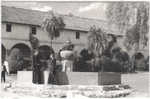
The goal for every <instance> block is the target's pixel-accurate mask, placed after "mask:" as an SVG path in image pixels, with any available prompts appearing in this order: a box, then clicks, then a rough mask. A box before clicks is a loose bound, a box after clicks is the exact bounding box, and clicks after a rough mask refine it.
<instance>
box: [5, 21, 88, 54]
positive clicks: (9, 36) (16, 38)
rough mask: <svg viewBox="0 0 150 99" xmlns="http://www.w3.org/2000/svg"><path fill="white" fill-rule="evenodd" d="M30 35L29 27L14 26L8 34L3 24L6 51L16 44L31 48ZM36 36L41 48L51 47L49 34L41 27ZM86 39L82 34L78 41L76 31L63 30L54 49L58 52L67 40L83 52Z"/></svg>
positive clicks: (54, 43)
mask: <svg viewBox="0 0 150 99" xmlns="http://www.w3.org/2000/svg"><path fill="white" fill-rule="evenodd" d="M29 33H30V26H29V25H22V24H12V31H11V32H6V23H2V44H3V45H4V46H5V48H6V49H11V48H12V47H13V46H14V45H15V44H18V43H24V44H26V45H28V46H29V47H31V46H30V43H29V41H28V40H29ZM35 36H36V37H37V38H38V39H39V41H40V46H41V45H48V46H51V44H50V38H49V36H48V33H47V32H44V31H43V30H42V29H41V28H40V27H37V34H36V35H35ZM86 37H87V35H86V33H85V32H80V39H76V31H73V30H63V31H61V32H60V37H58V38H55V39H54V40H53V45H52V47H53V49H54V50H55V51H56V52H57V51H59V49H60V48H61V47H62V46H63V44H64V43H65V42H66V41H67V40H71V41H72V43H73V44H75V50H81V47H82V48H83V47H84V45H85V43H86V42H87V41H86Z"/></svg>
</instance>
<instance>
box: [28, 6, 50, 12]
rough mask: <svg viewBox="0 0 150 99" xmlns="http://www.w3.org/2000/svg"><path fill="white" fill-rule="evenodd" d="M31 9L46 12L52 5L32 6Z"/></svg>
mask: <svg viewBox="0 0 150 99" xmlns="http://www.w3.org/2000/svg"><path fill="white" fill-rule="evenodd" d="M31 9H32V10H39V11H43V12H47V11H51V10H52V7H50V6H42V7H41V6H37V7H32V8H31Z"/></svg>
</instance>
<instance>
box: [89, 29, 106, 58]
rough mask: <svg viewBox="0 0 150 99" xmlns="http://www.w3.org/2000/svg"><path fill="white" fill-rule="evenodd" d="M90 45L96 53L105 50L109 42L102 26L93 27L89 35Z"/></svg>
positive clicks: (98, 53)
mask: <svg viewBox="0 0 150 99" xmlns="http://www.w3.org/2000/svg"><path fill="white" fill-rule="evenodd" d="M88 41H89V42H88V45H89V46H88V47H89V49H92V50H93V52H94V53H96V54H97V55H100V54H102V53H103V52H104V50H105V48H106V44H107V36H106V33H104V32H103V31H102V30H101V29H100V28H96V27H95V26H93V27H91V28H90V30H89V35H88Z"/></svg>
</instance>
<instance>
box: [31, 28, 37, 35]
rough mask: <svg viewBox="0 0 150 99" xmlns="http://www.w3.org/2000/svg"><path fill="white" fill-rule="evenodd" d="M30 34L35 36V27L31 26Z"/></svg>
mask: <svg viewBox="0 0 150 99" xmlns="http://www.w3.org/2000/svg"><path fill="white" fill-rule="evenodd" d="M31 33H32V34H34V35H36V27H35V26H31Z"/></svg>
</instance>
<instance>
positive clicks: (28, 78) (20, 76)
mask: <svg viewBox="0 0 150 99" xmlns="http://www.w3.org/2000/svg"><path fill="white" fill-rule="evenodd" d="M32 75H33V73H32V71H18V72H17V82H18V83H32V78H33V77H32Z"/></svg>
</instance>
